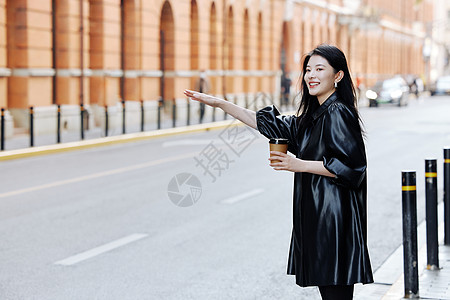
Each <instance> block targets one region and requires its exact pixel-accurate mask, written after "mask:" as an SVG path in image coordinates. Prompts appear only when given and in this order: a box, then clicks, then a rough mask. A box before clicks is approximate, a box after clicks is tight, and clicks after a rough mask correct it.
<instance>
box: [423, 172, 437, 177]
mask: <svg viewBox="0 0 450 300" xmlns="http://www.w3.org/2000/svg"><path fill="white" fill-rule="evenodd" d="M425 177H437V173H436V172H425Z"/></svg>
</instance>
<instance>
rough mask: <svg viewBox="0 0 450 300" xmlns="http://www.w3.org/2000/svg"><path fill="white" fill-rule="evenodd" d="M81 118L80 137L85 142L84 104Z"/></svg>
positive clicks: (81, 105)
mask: <svg viewBox="0 0 450 300" xmlns="http://www.w3.org/2000/svg"><path fill="white" fill-rule="evenodd" d="M80 116H81V120H80V121H81V122H80V124H81V125H80V130H81V131H80V135H81V139H82V140H84V105H83V103H81V104H80Z"/></svg>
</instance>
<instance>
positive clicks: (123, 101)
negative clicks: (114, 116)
mask: <svg viewBox="0 0 450 300" xmlns="http://www.w3.org/2000/svg"><path fill="white" fill-rule="evenodd" d="M125 117H126V110H125V100H122V134H125V133H126V130H125V126H126V125H125Z"/></svg>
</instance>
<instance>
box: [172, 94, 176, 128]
mask: <svg viewBox="0 0 450 300" xmlns="http://www.w3.org/2000/svg"><path fill="white" fill-rule="evenodd" d="M175 126H177V104H176V103H175V99H173V102H172V127H175Z"/></svg>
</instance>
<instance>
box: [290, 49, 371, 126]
mask: <svg viewBox="0 0 450 300" xmlns="http://www.w3.org/2000/svg"><path fill="white" fill-rule="evenodd" d="M313 55H319V56H321V57H323V58H325V59H326V60H327V61H328V63H329V64H330V66H331V67H333V69H334V73H337V72H339V71H342V72H343V73H344V76H343V77H342V79H341V80H340V81H339V83H338V87H337V88H336V93H337V96H338V98H339V99H340V101H341V102H343V103H344V104H345V105H346V106H347V107H348V108H349V109H350V110H351V111H352V112H353V114H354V115H355V117H357V118H358V120H359V121H360V122H359V123H361V118H360V117H359V114H358V110H357V108H356V104H357V98H356V92H355V86H354V85H353V81H352V78H351V76H350V71H349V68H348V65H347V59H346V58H345V54H344V52H342V51H341V50H340V49H339V48H337V47H335V46H332V45H327V44H322V45H320V46H318V47H317V48H315V49H314V50H312V51H311V52H309V53H308V54H307V55H306V56H305V58H304V59H303V67H302V74H301V77H300V80H301V100H300V105H299V108H298V111H297V115H298V116H299V117H300V118H299V127H300V128H304V127H305V126H307V125H308V124H309V122H310V121H311V120H312V114H313V113H314V111H315V110H316V109H317V108H318V107H319V106H320V104H319V101H318V100H317V97H316V96H312V95H310V94H309V90H308V86H307V84H306V81H305V78H304V76H305V74H306V67H307V66H308V62H309V59H310V58H311V56H313ZM360 129H361V131H362V128H361V124H360Z"/></svg>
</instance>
